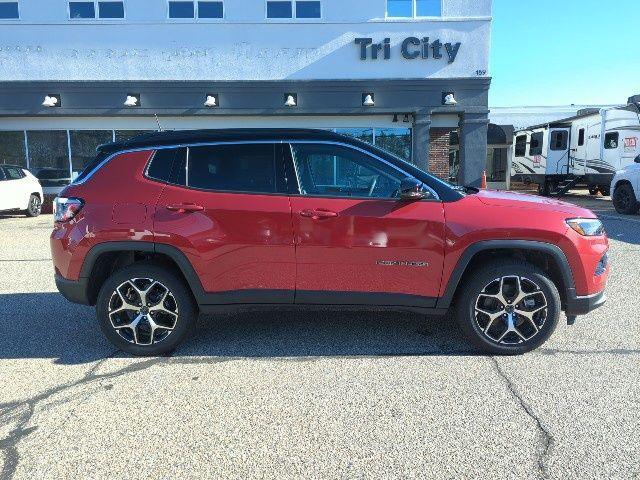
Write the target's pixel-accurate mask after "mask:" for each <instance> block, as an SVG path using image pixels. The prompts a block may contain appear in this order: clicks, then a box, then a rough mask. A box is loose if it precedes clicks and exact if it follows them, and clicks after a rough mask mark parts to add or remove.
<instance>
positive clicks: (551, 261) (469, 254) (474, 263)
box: [438, 240, 575, 308]
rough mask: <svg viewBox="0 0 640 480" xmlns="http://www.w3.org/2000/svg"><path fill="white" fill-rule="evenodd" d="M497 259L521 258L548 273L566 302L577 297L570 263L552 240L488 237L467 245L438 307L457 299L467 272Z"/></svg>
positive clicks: (447, 306)
mask: <svg viewBox="0 0 640 480" xmlns="http://www.w3.org/2000/svg"><path fill="white" fill-rule="evenodd" d="M497 258H521V259H524V260H526V261H528V262H529V263H532V264H533V265H535V266H537V267H539V268H541V269H542V270H543V271H545V272H546V273H548V274H549V276H550V278H551V280H552V281H553V282H554V283H555V284H556V286H557V288H558V291H559V292H560V298H561V300H562V303H563V305H564V304H565V303H566V301H567V299H568V298H571V297H573V296H575V283H574V279H573V273H572V271H571V266H570V265H569V261H568V260H567V257H566V255H565V254H564V252H563V251H562V250H561V249H560V248H559V247H557V246H556V245H552V244H550V243H545V242H539V241H533V240H487V241H481V242H477V243H474V244H472V245H470V246H469V247H467V249H466V250H465V251H464V253H463V254H462V256H461V257H460V259H459V260H458V263H457V264H456V266H455V268H454V269H453V272H452V273H451V276H450V277H449V281H448V283H447V287H446V289H445V292H444V295H443V296H442V297H440V299H439V300H438V308H449V307H450V306H451V305H452V304H453V303H454V301H455V298H456V294H457V293H458V292H459V291H460V289H461V287H462V285H463V284H464V280H465V277H466V275H467V274H468V273H469V272H471V271H472V270H473V269H474V268H479V267H480V266H481V265H482V264H483V262H485V261H489V260H495V259H497Z"/></svg>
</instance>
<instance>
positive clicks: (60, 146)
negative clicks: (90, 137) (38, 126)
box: [27, 130, 71, 187]
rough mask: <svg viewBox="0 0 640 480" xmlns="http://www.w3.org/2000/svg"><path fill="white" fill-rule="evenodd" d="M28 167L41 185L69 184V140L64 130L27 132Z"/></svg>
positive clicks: (56, 185)
mask: <svg viewBox="0 0 640 480" xmlns="http://www.w3.org/2000/svg"><path fill="white" fill-rule="evenodd" d="M27 151H28V156H27V159H28V167H29V170H31V172H32V173H33V174H34V175H35V176H36V177H38V179H40V183H41V184H42V186H43V187H58V186H64V185H67V184H69V182H70V181H71V170H70V168H69V140H68V136H67V131H66V130H37V131H28V132H27Z"/></svg>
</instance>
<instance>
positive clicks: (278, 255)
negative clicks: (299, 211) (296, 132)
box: [150, 142, 296, 304]
mask: <svg viewBox="0 0 640 480" xmlns="http://www.w3.org/2000/svg"><path fill="white" fill-rule="evenodd" d="M160 152H162V151H158V152H156V156H154V159H153V160H152V163H151V167H153V165H154V164H153V162H155V161H156V158H162V155H165V154H166V153H165V154H161V153H160ZM175 152H176V158H175V162H174V168H173V174H172V175H173V177H172V179H171V181H170V182H169V183H168V184H167V185H166V187H165V188H164V190H163V192H162V194H161V195H160V198H159V200H158V202H157V205H156V213H155V221H154V238H155V241H156V243H164V244H168V245H171V246H175V247H178V248H179V249H180V250H181V251H182V252H183V253H184V254H186V256H187V258H188V260H189V261H190V262H191V264H192V265H193V267H194V269H195V270H196V273H197V275H198V277H199V279H200V282H201V283H202V286H203V288H204V290H205V292H206V294H207V300H206V302H207V303H210V304H233V303H293V297H294V290H295V268H296V267H295V249H294V244H293V228H292V225H291V206H290V204H289V198H288V195H287V192H286V186H285V180H284V173H283V170H284V168H283V160H282V145H281V144H279V143H274V142H272V143H225V144H216V145H208V146H194V147H189V148H188V149H186V148H183V149H179V150H175ZM151 167H150V168H151Z"/></svg>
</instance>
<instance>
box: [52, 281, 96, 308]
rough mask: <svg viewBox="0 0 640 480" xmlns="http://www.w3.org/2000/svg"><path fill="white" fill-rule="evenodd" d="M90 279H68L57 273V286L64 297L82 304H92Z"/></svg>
mask: <svg viewBox="0 0 640 480" xmlns="http://www.w3.org/2000/svg"><path fill="white" fill-rule="evenodd" d="M88 286H89V279H87V278H79V279H78V280H67V279H66V278H63V277H61V276H60V275H58V274H56V287H57V288H58V291H59V292H60V293H61V294H62V296H63V297H64V298H66V299H67V300H69V301H70V302H73V303H79V304H81V305H91V302H90V301H89V297H88V292H89V288H88Z"/></svg>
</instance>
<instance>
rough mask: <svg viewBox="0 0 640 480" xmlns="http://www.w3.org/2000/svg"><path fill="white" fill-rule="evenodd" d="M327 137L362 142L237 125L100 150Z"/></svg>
mask: <svg viewBox="0 0 640 480" xmlns="http://www.w3.org/2000/svg"><path fill="white" fill-rule="evenodd" d="M280 139H282V140H325V141H331V140H333V141H340V142H349V143H356V144H360V142H357V141H356V140H352V139H350V138H349V137H346V136H344V135H340V134H337V133H334V132H331V131H327V130H314V129H296V128H234V129H220V130H177V131H164V132H149V133H143V134H141V135H138V136H135V137H133V138H130V139H128V140H123V141H121V142H113V143H106V144H104V145H100V146H99V147H98V151H99V152H101V153H115V152H118V151H124V150H133V149H142V148H146V147H160V146H168V145H183V144H194V143H214V142H234V141H248V142H251V141H264V140H280Z"/></svg>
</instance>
